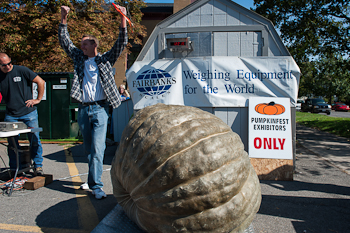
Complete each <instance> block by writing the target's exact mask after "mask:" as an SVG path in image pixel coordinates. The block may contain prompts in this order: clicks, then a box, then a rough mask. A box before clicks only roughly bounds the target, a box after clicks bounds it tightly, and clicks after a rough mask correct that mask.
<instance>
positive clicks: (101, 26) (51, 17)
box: [0, 0, 146, 72]
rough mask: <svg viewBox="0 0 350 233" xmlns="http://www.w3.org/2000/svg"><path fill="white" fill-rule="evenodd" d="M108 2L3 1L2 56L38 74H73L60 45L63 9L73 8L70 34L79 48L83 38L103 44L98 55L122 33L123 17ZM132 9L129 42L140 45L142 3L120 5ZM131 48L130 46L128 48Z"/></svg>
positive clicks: (140, 0) (0, 20)
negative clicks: (88, 37) (120, 28)
mask: <svg viewBox="0 0 350 233" xmlns="http://www.w3.org/2000/svg"><path fill="white" fill-rule="evenodd" d="M110 3H111V2H110V1H105V0H70V1H69V0H48V1H42V0H2V1H1V3H0V9H1V10H0V35H1V39H2V40H1V41H0V52H5V53H7V54H9V56H10V57H11V58H12V60H13V61H14V63H15V64H17V65H24V66H27V67H29V68H30V69H32V70H34V71H35V72H71V71H73V64H72V61H71V59H70V58H68V57H67V55H66V54H65V53H64V51H63V50H62V48H61V47H60V45H59V42H58V37H57V30H58V24H59V23H60V19H61V10H60V7H61V6H62V5H67V6H69V7H70V8H71V12H70V14H69V18H68V30H69V33H70V36H71V39H72V41H73V43H74V44H75V45H76V46H78V47H79V45H80V40H81V36H82V35H83V34H93V35H95V36H96V37H97V38H98V39H99V40H100V47H99V52H101V53H103V52H105V51H107V50H109V49H110V48H111V47H112V45H113V43H114V42H115V40H116V39H117V37H118V33H119V23H120V16H119V14H118V13H117V11H116V10H115V9H114V8H113V6H112V5H111V4H110ZM116 3H118V2H116ZM120 5H123V6H125V7H127V9H129V12H130V13H131V18H132V20H133V22H134V25H135V28H133V33H130V32H131V31H130V30H129V40H130V41H131V42H133V43H135V44H141V40H140V39H139V36H145V33H146V30H145V27H144V26H142V25H140V21H141V17H142V13H141V10H140V8H141V7H144V6H145V3H144V2H143V0H133V1H129V0H128V1H123V2H120ZM130 47H131V44H130V43H129V45H128V48H130Z"/></svg>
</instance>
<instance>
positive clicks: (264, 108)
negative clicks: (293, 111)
mask: <svg viewBox="0 0 350 233" xmlns="http://www.w3.org/2000/svg"><path fill="white" fill-rule="evenodd" d="M255 111H256V112H257V113H260V114H264V115H280V114H282V113H284V112H285V111H286V109H285V107H284V106H283V105H280V104H276V103H275V102H273V101H271V102H270V103H268V104H267V103H262V104H257V105H256V106H255Z"/></svg>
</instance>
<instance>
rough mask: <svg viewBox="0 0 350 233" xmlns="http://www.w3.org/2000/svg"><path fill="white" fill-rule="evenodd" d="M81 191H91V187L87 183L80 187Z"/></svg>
mask: <svg viewBox="0 0 350 233" xmlns="http://www.w3.org/2000/svg"><path fill="white" fill-rule="evenodd" d="M80 189H82V190H88V189H90V188H89V185H88V184H87V183H86V182H85V183H84V184H82V185H80Z"/></svg>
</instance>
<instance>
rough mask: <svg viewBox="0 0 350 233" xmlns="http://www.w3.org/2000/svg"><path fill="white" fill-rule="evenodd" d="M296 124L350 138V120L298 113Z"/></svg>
mask: <svg viewBox="0 0 350 233" xmlns="http://www.w3.org/2000/svg"><path fill="white" fill-rule="evenodd" d="M296 122H297V123H298V124H301V125H305V126H308V127H312V128H316V129H319V130H322V131H327V132H329V133H332V134H335V135H338V136H342V137H346V138H350V118H339V117H330V116H326V115H322V114H315V113H307V112H296Z"/></svg>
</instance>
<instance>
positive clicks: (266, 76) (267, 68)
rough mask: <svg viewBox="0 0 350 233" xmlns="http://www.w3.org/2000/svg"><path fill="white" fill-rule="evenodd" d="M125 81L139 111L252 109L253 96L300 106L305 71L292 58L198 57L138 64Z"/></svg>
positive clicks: (140, 62) (133, 67)
mask: <svg viewBox="0 0 350 233" xmlns="http://www.w3.org/2000/svg"><path fill="white" fill-rule="evenodd" d="M126 77H127V81H128V86H129V89H130V93H131V97H132V100H133V103H134V109H142V108H144V107H146V106H149V105H154V104H157V103H165V104H174V105H186V106H194V107H248V99H249V98H250V97H254V96H258V97H285V98H289V99H290V101H291V103H292V104H294V103H296V101H297V96H298V87H299V78H300V70H299V67H298V66H297V64H296V63H295V61H294V60H293V58H292V57H251V58H243V57H194V58H186V59H159V60H154V61H147V62H142V61H138V62H135V63H134V64H133V66H132V67H131V68H130V69H129V70H128V72H127V74H126Z"/></svg>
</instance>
